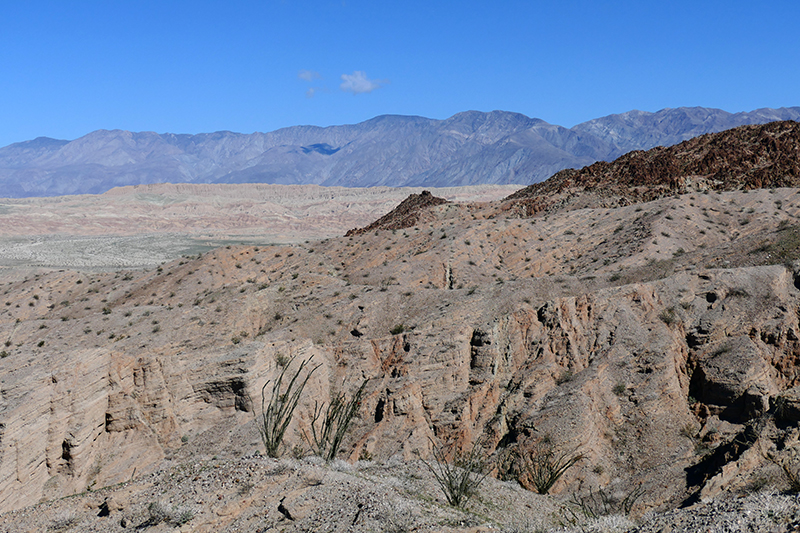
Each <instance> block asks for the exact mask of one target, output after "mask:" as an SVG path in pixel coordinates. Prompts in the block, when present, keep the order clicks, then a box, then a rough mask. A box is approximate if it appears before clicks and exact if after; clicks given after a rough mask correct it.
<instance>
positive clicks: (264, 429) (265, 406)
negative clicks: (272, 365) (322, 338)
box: [256, 357, 319, 457]
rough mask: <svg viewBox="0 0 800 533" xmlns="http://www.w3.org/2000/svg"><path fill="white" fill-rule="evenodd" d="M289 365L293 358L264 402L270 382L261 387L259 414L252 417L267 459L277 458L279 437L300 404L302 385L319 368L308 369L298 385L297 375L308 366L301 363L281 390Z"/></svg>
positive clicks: (281, 436) (306, 361)
mask: <svg viewBox="0 0 800 533" xmlns="http://www.w3.org/2000/svg"><path fill="white" fill-rule="evenodd" d="M293 361H294V357H293V358H292V359H290V360H289V363H288V364H287V365H286V366H284V367H283V368H282V369H281V372H280V374H278V379H276V380H275V381H274V382H273V383H272V388H271V389H270V394H269V398H267V394H266V390H267V386H268V385H269V384H270V382H269V381H267V382H266V383H264V386H263V387H261V413H260V414H259V415H256V426H257V427H258V432H259V434H260V436H261V441H262V442H263V443H264V448H266V451H267V455H269V456H270V457H278V452H279V451H280V447H281V444H282V443H283V436H284V434H285V433H286V428H287V427H289V423H290V422H291V421H292V416H293V415H294V410H295V409H296V408H297V403H298V402H299V401H300V396H301V395H302V394H303V389H304V388H305V386H306V383H308V379H309V378H310V377H311V374H313V373H314V371H315V370H316V369H317V368H319V365H317V366H315V367H314V368H312V369H311V370H310V371H308V373H306V376H305V378H304V379H303V380H302V381H301V380H300V379H299V378H300V374H301V373H302V372H303V369H304V368H305V367H306V366H308V364H309V363H310V362H311V357H309V358H308V359H305V360H303V361H302V362H301V363H300V365H299V366H298V368H297V370H296V371H295V372H294V374H293V375H292V376H291V378H290V379H289V383H288V384H287V385H286V387H285V388H284V387H283V381H284V378H285V377H286V372H287V370H288V369H289V367H290V366H291V364H292V362H293Z"/></svg>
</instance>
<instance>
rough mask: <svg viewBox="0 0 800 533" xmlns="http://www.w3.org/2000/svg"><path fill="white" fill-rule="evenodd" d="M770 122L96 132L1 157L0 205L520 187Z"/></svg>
mask: <svg viewBox="0 0 800 533" xmlns="http://www.w3.org/2000/svg"><path fill="white" fill-rule="evenodd" d="M777 120H800V107H789V108H780V109H770V108H763V109H757V110H754V111H750V112H742V113H728V112H726V111H723V110H720V109H711V108H703V107H691V108H689V107H681V108H674V109H663V110H661V111H658V112H656V113H648V112H643V111H629V112H627V113H622V114H617V115H609V116H606V117H602V118H597V119H594V120H590V121H588V122H584V123H582V124H578V125H577V126H574V127H573V128H565V127H562V126H558V125H554V124H549V123H547V122H545V121H544V120H540V119H536V118H529V117H527V116H525V115H522V114H519V113H511V112H504V111H492V112H488V113H484V112H478V111H466V112H463V113H458V114H456V115H453V116H452V117H450V118H448V119H445V120H434V119H429V118H424V117H416V116H398V115H384V116H378V117H375V118H373V119H370V120H367V121H365V122H361V123H359V124H353V125H342V126H331V127H325V128H323V127H316V126H293V127H289V128H283V129H279V130H276V131H273V132H270V133H252V134H242V133H233V132H228V131H221V132H215V133H202V134H197V135H189V134H172V133H164V134H158V133H154V132H138V133H137V132H130V131H123V130H112V131H108V130H97V131H94V132H92V133H89V134H87V135H85V136H83V137H81V138H79V139H76V140H73V141H67V140H57V139H51V138H47V137H39V138H37V139H34V140H30V141H25V142H20V143H15V144H11V145H9V146H6V147H4V148H0V197H29V196H58V195H67V194H96V193H102V192H105V191H107V190H109V189H111V188H113V187H118V186H124V185H139V184H150V183H162V182H169V183H274V184H317V185H324V186H346V187H372V186H380V185H388V186H395V187H398V186H429V187H447V186H461V185H477V184H520V185H527V184H532V183H537V182H541V181H543V180H545V179H547V178H548V177H550V176H551V175H553V174H555V173H556V172H558V171H559V170H562V169H567V168H580V167H583V166H586V165H589V164H591V163H594V162H596V161H611V160H613V159H615V158H617V157H619V156H620V155H622V154H624V153H627V152H629V151H631V150H646V149H649V148H652V147H655V146H670V145H674V144H676V143H679V142H681V141H684V140H687V139H690V138H692V137H695V136H697V135H701V134H704V133H710V132H718V131H722V130H726V129H729V128H733V127H736V126H741V125H746V124H762V123H766V122H772V121H777Z"/></svg>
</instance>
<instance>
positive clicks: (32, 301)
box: [0, 124, 800, 532]
mask: <svg viewBox="0 0 800 533" xmlns="http://www.w3.org/2000/svg"><path fill="white" fill-rule="evenodd" d="M764 128H765V129H764V130H763V131H764V132H766V133H763V135H762V134H761V133H758V130H756V129H753V128H750V127H745V128H743V129H741V130H739V131H736V132H725V133H722V134H717V135H712V136H709V137H707V138H705V140H704V141H702V143H705V145H706V146H723V145H724V146H726V153H727V154H728V156H727V157H724V158H717V159H715V161H716V160H719V161H722V162H723V163H720V164H719V166H714V167H713V169H714V173H715V174H714V175H715V176H716V177H715V178H714V179H715V180H718V181H720V182H721V183H719V184H717V185H716V186H715V187H714V189H710V190H706V191H702V190H697V191H695V190H691V189H688V190H685V191H680V190H679V191H672V192H671V193H670V194H660V193H659V194H653V195H652V197H651V196H648V194H647V193H646V189H647V188H652V189H653V190H656V191H657V190H659V189H660V188H662V187H663V184H662V182H661V181H659V179H657V178H656V177H655V174H654V175H653V176H652V177H649V178H648V179H647V180H645V181H644V182H636V183H635V186H634V185H630V184H626V183H625V182H624V180H622V181H621V182H620V191H623V193H625V192H626V191H627V190H628V189H626V187H628V186H629V185H630V187H631V190H634V191H637V193H640V196H630V198H628V197H627V196H626V197H625V198H627V199H628V200H629V202H628V204H629V205H620V203H619V202H616V203H615V204H614V205H602V204H599V203H598V202H597V201H596V198H597V195H596V194H593V192H592V190H591V189H590V188H588V187H587V188H584V189H576V190H574V191H572V192H571V194H572V195H573V196H574V198H575V199H574V201H571V202H565V203H563V204H554V205H551V206H548V208H547V209H546V210H540V211H531V212H529V213H526V212H522V211H520V210H514V209H510V208H509V205H512V204H513V202H514V201H516V200H514V199H511V200H499V201H495V202H470V203H466V202H463V203H461V202H454V201H450V202H440V201H436V200H435V197H436V195H434V194H430V195H428V194H414V195H413V196H411V198H410V199H409V200H407V201H406V202H404V203H401V204H400V205H401V207H400V208H399V209H398V210H396V211H394V212H392V213H389V215H388V216H387V218H386V219H384V223H386V224H395V226H394V227H390V226H381V225H377V226H370V225H366V224H365V226H366V227H369V228H370V229H369V231H360V232H354V233H351V234H350V235H349V236H341V237H331V238H328V239H324V240H310V239H309V240H308V242H299V243H295V244H291V243H290V244H281V245H258V246H254V245H233V244H231V245H229V246H222V247H220V248H217V249H214V250H212V251H209V252H204V253H202V254H199V255H198V254H192V255H191V256H186V257H182V258H177V259H175V260H173V261H171V262H168V263H165V264H163V265H161V266H159V267H157V268H155V269H146V270H118V271H112V272H87V271H79V270H61V271H50V272H44V273H39V274H36V275H34V274H31V275H30V276H28V277H27V279H24V280H23V279H19V280H12V281H8V282H6V283H4V284H3V285H1V286H0V291H2V299H1V300H0V302H2V307H0V339H5V346H4V347H3V348H1V349H2V350H3V356H2V358H0V381H2V402H3V403H2V420H0V422H2V424H3V425H2V444H3V446H2V448H1V449H0V454H1V455H0V509H2V510H3V511H4V512H5V514H3V515H2V517H0V519H2V523H3V524H4V527H5V528H7V529H9V530H10V531H16V530H19V531H25V530H35V529H37V528H38V529H42V528H46V527H49V528H51V529H60V530H63V531H101V530H102V531H122V530H123V529H124V527H123V526H122V525H121V524H122V521H123V520H124V523H125V524H126V525H127V526H128V527H130V526H134V527H153V528H154V529H153V531H158V530H165V531H166V530H168V529H171V528H172V527H173V526H172V525H171V524H169V523H168V522H169V520H166V519H165V520H163V521H162V522H155V523H154V522H153V520H154V519H153V514H152V512H153V511H152V509H153V508H154V505H155V504H156V503H158V505H163V506H166V507H167V508H168V510H169V509H171V511H169V512H173V511H175V513H178V512H179V511H180V512H183V511H181V510H191V516H189V515H188V514H187V515H186V517H187V520H186V523H185V524H184V525H183V526H182V527H183V530H189V529H192V528H195V529H198V530H204V531H212V530H213V531H242V530H248V531H273V530H275V531H278V530H285V531H309V530H315V531H318V530H326V531H370V530H374V529H375V528H378V527H385V528H388V527H389V526H390V525H391V526H392V527H393V528H395V527H396V529H393V530H396V531H402V530H411V529H415V528H416V529H419V530H426V531H473V532H477V531H488V530H491V529H501V528H504V529H505V530H506V531H520V530H522V531H529V530H537V529H538V530H548V529H552V530H555V529H557V528H559V527H560V524H559V520H561V521H562V522H563V521H564V520H566V519H567V518H566V517H568V516H569V511H568V510H569V509H572V510H573V511H574V512H576V513H580V512H581V511H580V505H579V504H580V502H583V505H584V508H586V506H589V507H590V508H594V507H591V506H592V505H595V504H593V503H591V502H592V500H591V498H599V496H598V495H599V494H601V493H602V494H603V495H605V496H606V497H607V498H608V501H607V502H606V503H607V504H608V506H610V509H611V510H612V511H613V513H614V514H623V515H626V516H616V517H611V518H609V517H605V518H602V520H606V522H602V523H601V525H599V526H597V525H596V524H595V526H596V529H593V530H594V531H608V530H615V531H625V530H633V528H634V527H638V528H639V531H667V530H669V531H675V532H678V531H686V532H689V531H697V530H698V529H701V528H710V527H712V526H713V527H717V526H719V527H740V526H741V527H750V528H751V529H752V530H757V531H776V532H777V531H790V530H791V528H793V527H797V525H798V524H800V502H798V499H797V496H796V495H791V494H785V495H780V494H776V493H778V492H782V491H787V492H788V491H789V490H790V489H791V482H792V477H791V475H797V474H798V468H800V467H799V466H798V465H800V441H799V440H798V439H799V437H800V429H799V428H800V356H798V354H800V333H798V332H800V322H798V320H799V319H798V316H799V315H798V309H800V261H799V260H800V244H799V243H800V188H798V187H797V186H791V187H781V186H776V187H774V188H757V187H752V188H745V190H741V187H742V184H743V183H749V182H747V181H746V180H744V181H742V180H740V179H739V178H737V177H736V176H740V175H742V174H741V173H738V171H737V172H734V169H735V168H739V167H737V166H736V165H739V162H741V161H742V159H741V158H739V157H736V156H735V154H737V153H740V152H741V153H757V152H756V151H752V150H754V149H753V148H752V147H753V146H756V145H755V144H753V145H751V144H747V143H749V142H750V141H748V139H751V140H755V139H761V138H762V137H763V136H766V137H770V138H772V139H784V137H783V136H784V135H789V134H788V133H787V132H788V131H790V130H789V129H786V128H791V124H783V125H781V124H776V125H772V126H769V127H764ZM770 128H775V129H774V130H773V129H770ZM753 132H755V133H753ZM751 133H752V135H751ZM690 142H691V141H690ZM697 142H698V143H701V141H700V140H698V141H697ZM753 142H755V141H753ZM726 143H729V144H726ZM739 143H745V144H739ZM775 145H776V146H781V147H783V146H791V144H785V143H784V142H783V141H780V142H778V141H776V144H775ZM698 149H699V148H698ZM676 150H677V152H676V153H675V158H676V159H675V161H676V164H679V165H685V168H689V169H693V168H694V167H693V166H692V165H694V163H692V162H691V160H693V158H694V157H695V154H696V153H699V152H696V151H694V150H689V151H686V152H685V153H684V152H682V151H681V150H685V147H684V148H678V147H676ZM663 153H664V150H663V149H657V150H655V151H652V152H648V153H646V154H645V155H647V154H649V155H647V157H646V160H647V161H655V160H657V157H659V156H660V155H661V154H663ZM781 153H785V154H786V155H787V157H789V158H790V159H791V157H794V156H792V155H791V152H784V151H783V149H782V150H781ZM632 157H633V156H632ZM773 159H774V160H776V161H783V159H782V158H781V157H777V158H773ZM625 161H627V160H622V161H620V164H623V163H624V162H625ZM759 161H761V159H759ZM724 162H727V163H724ZM725 164H727V165H728V167H725ZM590 168H591V167H590ZM681 168H684V167H681ZM709 168H710V167H709ZM725 168H728V169H729V172H723V170H724V169H725ZM773 168H775V169H780V171H779V172H778V174H780V173H781V172H783V170H782V169H783V168H784V167H777V166H774V167H773ZM786 168H790V167H789V166H787V167H786ZM587 172H588V171H587ZM592 172H595V171H592ZM591 175H592V176H594V175H595V174H591ZM597 175H600V174H597ZM744 175H746V176H749V175H751V174H748V173H745V174H744ZM587 179H588V178H587ZM592 179H594V178H592ZM598 179H599V178H598ZM726 180H730V181H726ZM576 183H577V182H576ZM580 183H584V182H580ZM761 183H762V184H764V183H767V182H765V181H762V182H761ZM626 194H627V193H626ZM583 195H586V197H587V198H588V200H586V201H581V197H582V196H583ZM404 204H405V205H404ZM578 205H579V206H581V207H580V208H575V206H578ZM292 358H294V362H293V363H292V364H293V365H297V364H298V363H299V362H300V361H301V360H306V359H308V358H313V359H312V361H313V364H314V365H321V366H320V367H319V368H318V369H317V370H316V371H315V372H314V373H313V374H312V375H311V377H310V378H309V381H308V384H307V386H306V389H305V392H304V394H303V397H302V399H301V401H300V404H299V407H298V411H297V416H296V417H295V418H294V420H293V422H292V424H291V425H290V426H289V430H288V432H287V437H286V449H285V451H284V453H283V458H281V459H279V460H275V459H267V458H264V457H260V456H257V455H255V454H254V452H255V451H256V450H260V451H262V452H263V449H264V448H263V444H261V442H260V440H259V437H258V433H257V431H256V429H255V424H254V413H258V412H259V409H260V394H261V387H262V386H263V385H264V383H266V382H268V381H269V380H274V379H276V377H277V375H278V373H279V372H280V371H281V368H282V367H283V365H286V364H287V362H288V361H291V360H292ZM292 368H296V366H292ZM364 379H369V381H368V382H367V385H366V388H365V391H366V392H365V395H364V397H363V399H362V401H361V403H360V407H359V410H358V416H357V417H356V418H354V420H353V423H352V425H351V428H350V431H349V432H348V434H347V436H346V438H345V440H344V442H343V447H342V450H341V453H340V455H339V457H340V459H342V460H344V461H346V464H345V463H342V462H340V461H337V462H334V463H332V464H330V465H324V464H322V463H321V462H320V461H319V460H318V459H313V458H308V457H306V458H302V456H304V455H305V456H308V455H309V454H310V451H309V446H308V443H307V442H306V441H305V440H304V439H303V437H302V435H303V431H306V432H308V431H309V428H310V425H311V420H312V418H313V412H314V407H315V402H328V401H330V398H331V397H332V396H333V395H335V394H336V392H337V391H346V392H348V393H351V392H352V391H354V390H355V389H356V388H357V387H358V386H359V385H360V384H361V383H362V382H363V380H364ZM448 445H452V446H454V447H455V448H456V449H459V450H464V451H468V450H470V449H473V448H474V447H477V449H478V450H479V453H480V456H481V457H485V458H486V459H487V461H488V466H489V469H490V472H491V479H489V480H487V481H486V484H485V485H483V486H482V487H481V488H480V489H479V491H478V496H477V497H476V498H475V499H474V500H472V501H471V503H470V504H469V505H468V506H467V510H466V511H456V510H454V509H453V508H451V507H450V506H448V505H447V504H446V502H445V500H444V497H443V495H442V493H441V491H439V490H438V488H437V486H436V483H435V481H434V480H433V477H432V475H431V473H430V472H429V471H428V470H427V469H426V467H425V465H424V463H422V462H421V459H428V460H430V457H431V450H432V447H433V446H448ZM543 449H544V450H551V451H553V453H566V454H568V455H569V454H577V455H580V457H581V458H580V460H578V461H577V462H576V463H575V465H574V466H573V467H572V468H570V469H568V470H567V471H566V472H565V474H564V475H563V477H561V478H560V479H559V480H558V481H557V482H556V483H555V484H554V485H553V487H552V490H551V494H549V495H539V494H535V493H534V492H533V491H532V490H531V489H532V488H533V480H532V478H531V475H530V474H529V473H526V470H525V467H524V461H523V459H524V458H529V459H531V458H535V457H537V454H539V453H541V450H543ZM515 454H516V455H515ZM292 456H297V457H301V458H300V459H294V458H292V459H290V457H292ZM70 495H75V496H73V497H72V498H67V499H63V500H59V498H62V497H64V496H70ZM593 495H594V496H593ZM745 496H746V497H745ZM626 498H627V500H626ZM39 501H44V502H46V503H42V504H41V505H34V504H35V503H36V502H39ZM625 501H627V502H629V503H630V505H629V506H628V507H627V508H626V505H625V504H624V502H625ZM103 502H106V508H107V509H109V511H108V513H106V514H104V515H102V516H98V515H100V514H102V512H104V511H103V509H102V508H101V507H100V505H101V504H102V503H103ZM570 502H572V503H570ZM576 502H577V503H576ZM596 503H597V502H596ZM597 505H598V506H599V507H597V508H594V509H595V510H597V512H598V514H603V513H602V512H601V508H602V505H601V503H597ZM148 507H149V508H150V509H151V510H150V511H148ZM148 513H150V514H148ZM287 513H288V514H287ZM176 516H177V515H176ZM148 517H149V518H148ZM576 517H577V519H578V523H576V524H573V525H575V526H579V525H580V523H581V521H585V522H586V523H587V524H588V523H590V522H591V521H590V520H588V519H587V518H586V517H585V516H584V515H580V516H578V515H576ZM176 520H177V518H176ZM609 520H616V522H614V523H613V524H612V523H610V522H608V521H609ZM737 521H738V526H736V525H735V524H736V522H737ZM602 524H606V525H605V526H603V525H602ZM595 526H586V527H595ZM13 528H17V529H13ZM588 530H592V529H588Z"/></svg>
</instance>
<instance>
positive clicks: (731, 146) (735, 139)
mask: <svg viewBox="0 0 800 533" xmlns="http://www.w3.org/2000/svg"><path fill="white" fill-rule="evenodd" d="M798 185H800V123H798V122H793V121H784V122H773V123H770V124H766V125H758V126H742V127H739V128H734V129H731V130H727V131H725V132H722V133H715V134H707V135H701V136H699V137H695V138H694V139H691V140H689V141H684V142H682V143H680V144H678V145H675V146H671V147H669V148H664V147H658V148H654V149H652V150H648V151H646V152H642V151H633V152H630V153H628V154H625V155H624V156H622V157H620V158H618V159H616V160H615V161H613V162H611V163H607V162H598V163H595V164H593V165H590V166H588V167H585V168H583V169H581V170H573V169H570V170H563V171H561V172H559V173H557V174H556V175H554V176H553V177H552V178H550V179H548V180H547V181H546V182H543V183H537V184H534V185H531V186H529V187H526V188H524V189H522V190H520V191H517V192H515V193H514V194H512V195H511V196H509V197H508V198H507V200H508V201H509V202H510V203H511V204H512V205H513V206H512V207H511V208H512V209H517V210H521V212H522V213H523V216H528V215H531V214H533V213H536V212H538V211H542V210H547V209H552V208H555V209H563V208H565V207H566V206H572V208H580V207H600V206H614V205H629V204H631V203H637V202H648V201H651V200H655V199H657V198H662V197H664V196H667V195H673V194H685V193H687V192H692V191H694V192H703V191H709V190H711V191H713V190H750V189H763V188H774V187H797V186H798Z"/></svg>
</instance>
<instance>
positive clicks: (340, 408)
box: [305, 379, 369, 461]
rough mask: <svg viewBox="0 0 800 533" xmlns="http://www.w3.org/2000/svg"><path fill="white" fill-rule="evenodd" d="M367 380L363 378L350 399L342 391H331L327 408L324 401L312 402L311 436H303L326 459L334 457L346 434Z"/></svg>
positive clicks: (356, 411)
mask: <svg viewBox="0 0 800 533" xmlns="http://www.w3.org/2000/svg"><path fill="white" fill-rule="evenodd" d="M368 382H369V380H368V379H365V380H364V381H363V382H362V383H361V386H360V387H359V388H358V390H357V391H356V392H355V393H353V395H352V396H351V397H350V399H347V397H346V396H345V394H344V393H342V392H336V393H333V394H332V396H331V401H330V402H329V403H328V406H327V408H326V407H325V404H324V403H319V404H318V403H317V402H314V414H313V416H312V418H311V437H309V436H308V435H305V438H306V441H307V442H308V444H309V445H310V446H311V447H312V448H313V449H314V452H315V453H316V454H317V455H318V456H320V457H322V458H323V459H325V460H326V461H332V460H334V459H335V458H336V454H337V453H338V452H339V448H340V447H341V445H342V441H343V440H344V437H345V435H346V434H347V428H348V427H349V426H350V422H352V420H353V418H354V417H355V416H356V414H358V409H359V407H360V406H361V400H362V398H363V397H364V392H365V390H366V387H367V383H368Z"/></svg>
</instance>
